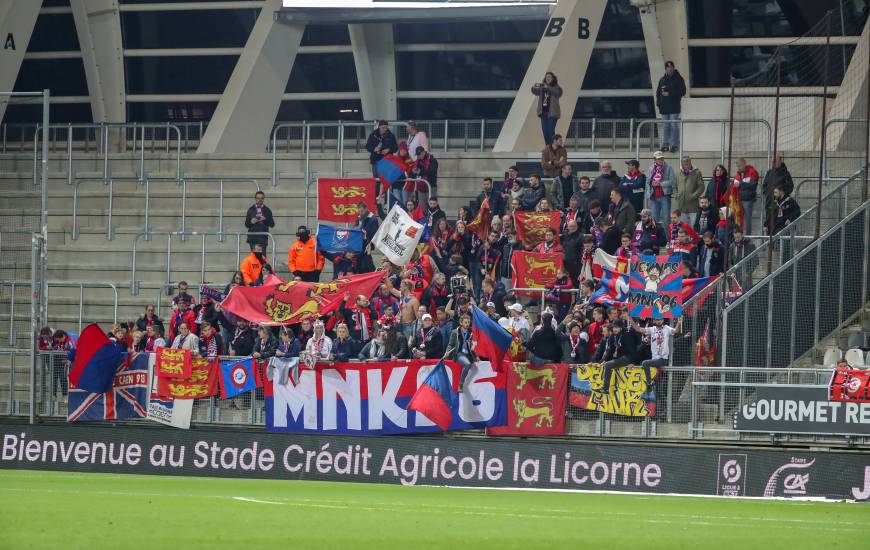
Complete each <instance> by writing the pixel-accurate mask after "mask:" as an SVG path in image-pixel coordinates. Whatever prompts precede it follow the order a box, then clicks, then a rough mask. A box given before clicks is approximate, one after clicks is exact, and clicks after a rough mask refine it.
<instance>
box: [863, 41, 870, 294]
mask: <svg viewBox="0 0 870 550" xmlns="http://www.w3.org/2000/svg"><path fill="white" fill-rule="evenodd" d="M867 70H868V71H870V51H868V52H867ZM867 74H870V72H868V73H867ZM864 94H865V95H866V96H867V98H866V99H867V104H866V107H865V110H864V117H865V119H864V121H865V125H864V185H863V186H861V204H864V203H865V202H867V170H868V165H870V82H868V83H867V85H865V86H864ZM862 298H863V297H862Z"/></svg>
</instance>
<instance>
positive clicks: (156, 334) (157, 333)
mask: <svg viewBox="0 0 870 550" xmlns="http://www.w3.org/2000/svg"><path fill="white" fill-rule="evenodd" d="M165 347H166V339H165V335H164V333H163V325H152V326H150V327H148V328H147V329H146V330H145V350H144V351H147V352H149V353H151V352H154V351H157V348H165Z"/></svg>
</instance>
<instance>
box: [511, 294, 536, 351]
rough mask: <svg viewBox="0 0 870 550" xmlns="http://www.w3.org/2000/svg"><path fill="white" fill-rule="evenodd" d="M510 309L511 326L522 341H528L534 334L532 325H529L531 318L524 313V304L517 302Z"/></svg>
mask: <svg viewBox="0 0 870 550" xmlns="http://www.w3.org/2000/svg"><path fill="white" fill-rule="evenodd" d="M508 310H509V311H508V313H510V319H509V326H510V327H511V329H513V331H514V334H516V335H517V336H519V338H520V340H521V341H523V342H525V341H527V340H528V339H529V338H530V337H531V335H532V327H531V325H529V320H528V319H526V317H525V315H523V305H522V304H521V303H519V302H516V303H514V304H513V305H511V307H510V308H508Z"/></svg>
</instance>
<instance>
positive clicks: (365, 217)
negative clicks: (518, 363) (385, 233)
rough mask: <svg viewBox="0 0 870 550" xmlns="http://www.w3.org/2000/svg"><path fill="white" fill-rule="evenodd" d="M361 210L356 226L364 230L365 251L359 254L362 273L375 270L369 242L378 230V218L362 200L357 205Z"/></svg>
mask: <svg viewBox="0 0 870 550" xmlns="http://www.w3.org/2000/svg"><path fill="white" fill-rule="evenodd" d="M356 207H357V210H359V218H357V220H356V226H357V227H359V228H360V229H362V230H363V251H362V254H360V256H359V266H360V272H361V273H370V272H372V271H374V270H375V263H374V261H373V260H372V257H371V254H369V252H370V251H369V250H368V248H369V244H371V242H372V238H373V237H374V236H375V233H377V232H378V225H379V224H378V218H377V216H375V215H374V214H372V213H371V212H370V211H369V207H368V205H366V203H365V202H363V201H360V202H359V203H357V205H356Z"/></svg>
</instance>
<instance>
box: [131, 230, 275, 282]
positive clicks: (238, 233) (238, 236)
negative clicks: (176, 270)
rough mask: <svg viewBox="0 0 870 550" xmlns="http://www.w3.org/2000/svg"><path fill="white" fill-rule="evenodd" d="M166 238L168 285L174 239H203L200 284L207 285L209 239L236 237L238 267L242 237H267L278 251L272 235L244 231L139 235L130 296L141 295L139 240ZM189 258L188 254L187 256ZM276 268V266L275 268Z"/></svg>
mask: <svg viewBox="0 0 870 550" xmlns="http://www.w3.org/2000/svg"><path fill="white" fill-rule="evenodd" d="M154 235H157V236H165V237H166V281H165V282H166V283H170V282H172V238H173V237H178V238H183V239H186V238H187V237H201V238H202V247H201V249H200V283H203V284H205V283H207V281H206V280H205V274H206V256H207V255H208V249H207V247H206V239H207V238H208V237H218V238H223V237H226V236H230V237H233V236H235V237H236V263H235V265H236V266H238V265H239V264H241V262H242V237H245V238H247V237H248V236H249V235H251V236H260V237H263V236H265V237H266V238H267V239H268V242H269V243H271V250H273V251H274V250H277V249H276V247H275V238H274V237H273V236H272V234H271V233H266V232H252V233H248V232H243V231H222V232H218V231H189V232H186V233H182V232H181V231H151V232H150V233H139V234H137V235H136V236H135V237H134V238H133V260H132V263H131V267H130V271H131V275H130V294H132V295H134V296H135V295H138V294H139V281H138V280H137V279H136V272H137V269H138V261H137V255H138V253H139V240H140V239H142V238H145V237H148V239H150V237H151V236H154ZM185 255H186V256H187V254H185ZM273 267H275V266H273Z"/></svg>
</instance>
